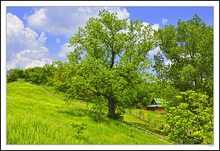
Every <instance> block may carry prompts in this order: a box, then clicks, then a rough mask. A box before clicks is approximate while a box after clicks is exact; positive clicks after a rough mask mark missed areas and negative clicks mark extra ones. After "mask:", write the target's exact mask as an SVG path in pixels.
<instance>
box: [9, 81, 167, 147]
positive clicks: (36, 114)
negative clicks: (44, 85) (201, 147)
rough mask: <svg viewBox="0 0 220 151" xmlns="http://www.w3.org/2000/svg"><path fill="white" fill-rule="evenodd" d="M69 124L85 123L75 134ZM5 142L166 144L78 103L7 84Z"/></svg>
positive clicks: (28, 87) (21, 86) (30, 86)
mask: <svg viewBox="0 0 220 151" xmlns="http://www.w3.org/2000/svg"><path fill="white" fill-rule="evenodd" d="M51 92H53V90H52V88H51ZM70 123H78V124H82V123H86V124H87V126H86V129H85V130H84V131H83V133H81V134H80V139H79V138H78V137H77V134H76V129H74V127H72V126H71V124H70ZM7 144H166V142H164V141H162V140H160V139H157V138H155V137H152V136H150V135H145V134H143V133H141V132H139V131H137V130H135V129H134V130H131V128H130V127H128V126H127V125H125V124H124V123H122V122H120V121H116V120H113V119H108V118H106V117H104V116H97V115H96V114H93V113H91V112H89V111H87V110H86V109H85V108H84V107H83V105H82V104H80V103H79V102H76V101H75V102H73V103H71V104H69V105H66V104H65V101H63V100H61V99H59V98H56V97H53V96H50V95H49V94H47V93H46V92H44V91H43V90H41V89H39V88H38V87H36V86H34V85H31V84H28V83H23V82H20V83H18V82H12V83H8V84H7Z"/></svg>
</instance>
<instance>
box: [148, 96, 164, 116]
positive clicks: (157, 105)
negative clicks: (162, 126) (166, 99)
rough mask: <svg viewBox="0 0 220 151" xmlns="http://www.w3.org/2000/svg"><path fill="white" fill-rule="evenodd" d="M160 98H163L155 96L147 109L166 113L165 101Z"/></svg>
mask: <svg viewBox="0 0 220 151" xmlns="http://www.w3.org/2000/svg"><path fill="white" fill-rule="evenodd" d="M160 100H162V99H160V98H154V99H153V100H152V101H151V105H148V106H147V110H150V111H155V112H157V113H164V107H163V102H161V101H160Z"/></svg>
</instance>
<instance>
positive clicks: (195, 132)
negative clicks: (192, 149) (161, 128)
mask: <svg viewBox="0 0 220 151" xmlns="http://www.w3.org/2000/svg"><path fill="white" fill-rule="evenodd" d="M174 99H175V100H176V101H175V102H174V101H173V100H170V101H169V102H167V104H166V106H167V114H166V117H167V123H168V124H169V125H170V126H171V128H172V130H171V132H170V134H169V138H170V139H171V140H175V141H178V142H179V143H181V144H182V143H183V144H213V106H212V104H213V102H212V101H210V99H209V97H208V96H207V95H203V94H201V93H195V92H194V91H187V92H181V93H180V95H178V96H176V97H175V98H174ZM190 131H191V132H190Z"/></svg>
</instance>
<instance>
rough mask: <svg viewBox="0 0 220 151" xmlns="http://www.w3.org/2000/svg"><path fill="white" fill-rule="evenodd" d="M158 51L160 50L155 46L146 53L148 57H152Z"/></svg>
mask: <svg viewBox="0 0 220 151" xmlns="http://www.w3.org/2000/svg"><path fill="white" fill-rule="evenodd" d="M159 51H160V47H159V46H157V47H156V48H154V49H152V50H150V51H149V52H148V54H149V56H150V57H153V56H154V55H156V54H157V53H158V52H159Z"/></svg>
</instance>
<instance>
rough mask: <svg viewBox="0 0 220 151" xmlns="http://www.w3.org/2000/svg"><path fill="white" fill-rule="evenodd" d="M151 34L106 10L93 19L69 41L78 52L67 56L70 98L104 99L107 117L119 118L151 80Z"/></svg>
mask: <svg viewBox="0 0 220 151" xmlns="http://www.w3.org/2000/svg"><path fill="white" fill-rule="evenodd" d="M125 31H127V32H125ZM152 33H153V29H152V28H151V27H150V25H147V26H144V25H143V24H142V23H141V22H138V21H132V20H131V21H130V23H127V19H123V20H120V19H118V17H117V14H114V13H112V14H111V13H109V12H108V11H106V10H103V11H102V12H100V13H99V18H90V19H89V21H88V22H87V24H86V26H85V27H84V28H79V30H78V33H76V34H75V36H74V37H72V38H71V39H70V44H71V46H75V49H74V52H71V53H70V54H68V55H67V57H68V59H69V62H70V63H69V64H68V65H65V67H66V68H68V70H65V71H64V73H63V74H64V75H65V77H66V78H65V80H66V83H67V88H68V89H67V91H66V92H67V94H68V97H70V98H75V99H77V98H82V97H91V96H93V97H95V98H96V99H97V100H99V99H100V98H103V97H104V98H105V100H106V101H107V102H108V104H107V105H108V116H109V117H112V118H119V117H120V114H121V112H122V107H128V106H130V105H131V104H132V103H133V102H134V100H136V97H137V92H136V90H137V88H136V87H137V86H138V85H139V84H140V83H143V82H144V81H146V79H149V78H151V77H150V76H149V75H148V74H147V73H146V71H145V70H146V69H147V68H149V64H150V63H151V61H150V60H149V59H148V58H147V53H148V51H149V50H151V49H153V48H154V44H155V40H154V36H153V34H152ZM82 56H84V57H82ZM116 58H117V59H116ZM116 60H117V61H116ZM62 83H63V82H62Z"/></svg>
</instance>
